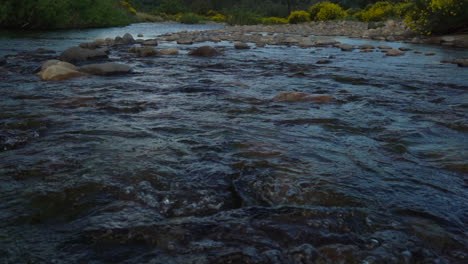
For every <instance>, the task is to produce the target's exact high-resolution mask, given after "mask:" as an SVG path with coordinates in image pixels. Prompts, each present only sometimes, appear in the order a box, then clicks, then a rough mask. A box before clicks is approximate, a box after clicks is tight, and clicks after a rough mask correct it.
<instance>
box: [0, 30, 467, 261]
mask: <svg viewBox="0 0 468 264" xmlns="http://www.w3.org/2000/svg"><path fill="white" fill-rule="evenodd" d="M216 27H219V26H203V25H196V26H181V25H170V24H162V25H155V24H137V25H131V26H129V27H126V28H116V29H99V30H82V31H64V32H49V33H47V32H45V33H29V34H24V33H23V34H17V33H16V34H13V33H6V32H4V33H3V35H2V36H4V37H3V38H0V45H1V46H0V52H1V53H2V55H5V54H15V53H18V52H20V51H23V50H34V49H36V48H39V47H42V48H48V49H54V50H58V51H60V50H63V49H64V48H66V47H69V46H73V45H76V44H77V43H79V42H85V41H89V40H91V39H95V38H99V37H107V36H110V37H114V36H115V35H123V33H125V32H130V33H132V34H135V35H136V34H138V33H143V34H145V37H154V36H156V35H158V34H163V33H167V32H174V31H179V30H192V29H197V30H203V29H211V28H216ZM5 36H6V37H5ZM338 40H340V41H342V42H346V43H350V44H359V43H371V44H375V45H377V44H382V43H379V42H372V41H363V40H352V39H347V38H340V39H338ZM204 44H205V45H206V43H204ZM383 44H386V45H391V46H394V47H400V46H409V47H411V48H413V49H417V50H420V51H423V52H429V51H431V52H435V53H436V54H437V55H436V56H424V55H420V54H414V53H412V52H408V53H407V55H405V56H404V57H384V56H383V55H382V53H379V52H374V53H365V54H364V53H359V52H342V51H340V50H339V49H335V48H320V49H318V48H309V49H300V48H297V47H285V46H276V47H275V46H267V47H265V48H257V49H251V50H235V49H233V48H232V44H231V43H227V42H220V43H217V44H213V43H209V45H212V46H217V47H219V48H220V49H221V50H223V54H222V55H221V56H217V57H213V58H195V57H190V56H187V55H186V53H187V52H188V50H189V49H191V48H193V46H182V47H180V46H179V48H181V54H180V55H177V56H161V57H156V58H134V57H131V56H130V55H129V54H127V53H124V52H119V51H113V52H112V53H111V56H110V59H109V60H111V61H118V62H122V63H126V64H129V65H131V66H132V67H133V72H132V74H127V75H120V76H114V77H89V78H80V79H74V80H69V81H63V82H41V81H39V79H38V78H37V77H36V76H35V75H34V71H35V70H36V68H37V67H38V66H39V65H40V64H39V62H38V61H39V59H41V60H42V59H46V57H47V56H50V55H44V58H37V56H36V55H35V56H36V57H34V56H32V55H31V56H30V57H31V58H30V57H28V55H24V56H23V55H22V56H16V57H11V58H9V59H8V63H9V64H7V66H4V67H6V68H7V69H9V70H10V71H4V72H1V71H0V147H1V149H0V263H466V262H465V261H467V258H468V252H467V250H466V249H467V248H468V236H467V232H468V230H467V226H468V225H467V223H468V207H467V205H468V190H467V187H468V186H467V175H468V162H467V161H468V143H467V142H468V138H467V131H468V127H467V123H468V109H467V108H468V93H467V89H468V70H467V69H466V68H459V67H456V66H455V65H452V64H441V63H439V61H440V60H442V59H453V58H461V57H467V56H468V51H466V50H454V49H449V48H444V47H437V46H420V45H408V44H401V43H383ZM199 45H203V44H197V45H194V46H199ZM161 46H167V47H170V46H176V44H174V43H162V44H161ZM311 52H312V53H311ZM32 57H34V58H32ZM329 57H332V58H333V59H331V60H332V63H331V64H326V65H317V64H316V61H317V60H320V59H325V58H329ZM293 91H295V92H306V93H313V94H331V95H332V96H333V97H335V100H334V101H333V102H331V103H327V104H320V105H319V104H314V103H310V102H309V103H284V102H274V101H272V100H271V98H273V97H274V96H276V95H278V94H280V93H283V92H293Z"/></svg>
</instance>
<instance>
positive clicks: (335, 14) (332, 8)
mask: <svg viewBox="0 0 468 264" xmlns="http://www.w3.org/2000/svg"><path fill="white" fill-rule="evenodd" d="M347 15H348V14H347V13H346V11H344V10H343V8H341V6H339V5H337V4H333V3H330V4H327V5H325V6H324V7H323V8H322V9H320V11H319V12H318V14H317V16H316V17H315V19H316V20H319V21H325V20H334V19H343V18H345V17H346V16H347Z"/></svg>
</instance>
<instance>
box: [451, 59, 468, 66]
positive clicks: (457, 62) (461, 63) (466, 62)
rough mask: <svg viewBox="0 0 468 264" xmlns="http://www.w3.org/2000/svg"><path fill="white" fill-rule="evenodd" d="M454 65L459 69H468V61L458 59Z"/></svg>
mask: <svg viewBox="0 0 468 264" xmlns="http://www.w3.org/2000/svg"><path fill="white" fill-rule="evenodd" d="M453 63H455V64H457V65H458V67H468V59H457V60H454V61H453Z"/></svg>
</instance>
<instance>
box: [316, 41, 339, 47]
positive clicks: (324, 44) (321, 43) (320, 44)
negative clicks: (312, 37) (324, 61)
mask: <svg viewBox="0 0 468 264" xmlns="http://www.w3.org/2000/svg"><path fill="white" fill-rule="evenodd" d="M339 43H340V42H338V41H336V40H327V39H321V40H317V41H316V42H315V46H318V47H327V46H333V45H336V44H339Z"/></svg>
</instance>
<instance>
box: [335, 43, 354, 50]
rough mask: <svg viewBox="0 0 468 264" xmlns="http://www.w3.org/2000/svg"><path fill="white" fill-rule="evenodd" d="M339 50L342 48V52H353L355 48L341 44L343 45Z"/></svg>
mask: <svg viewBox="0 0 468 264" xmlns="http://www.w3.org/2000/svg"><path fill="white" fill-rule="evenodd" d="M338 48H340V49H341V50H342V51H353V50H354V46H353V45H349V44H341V45H339V46H338Z"/></svg>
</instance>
